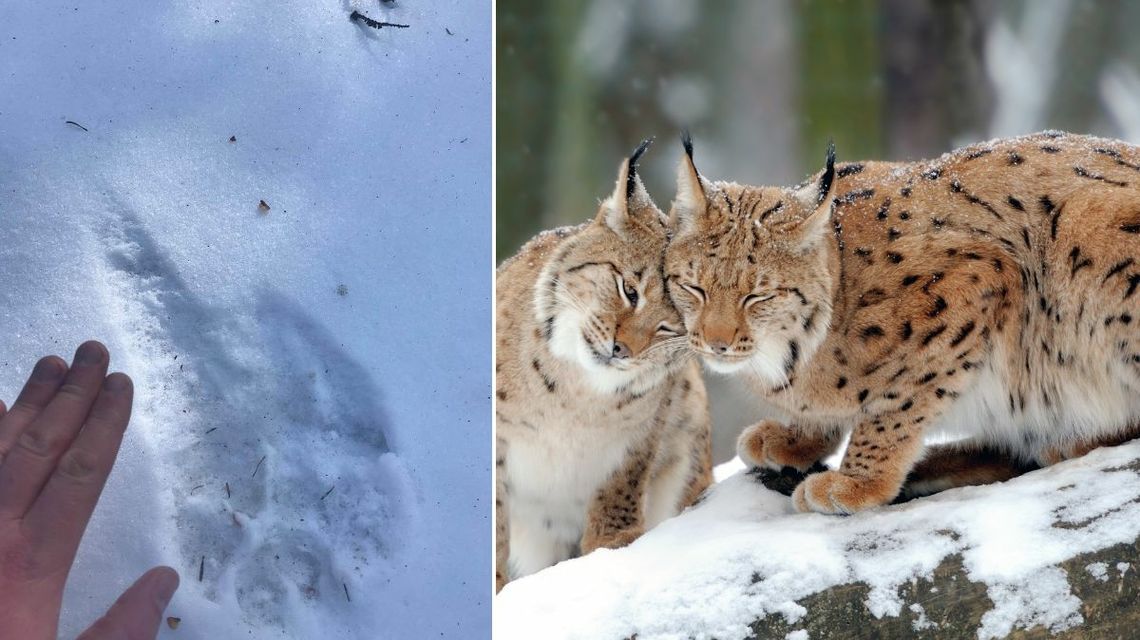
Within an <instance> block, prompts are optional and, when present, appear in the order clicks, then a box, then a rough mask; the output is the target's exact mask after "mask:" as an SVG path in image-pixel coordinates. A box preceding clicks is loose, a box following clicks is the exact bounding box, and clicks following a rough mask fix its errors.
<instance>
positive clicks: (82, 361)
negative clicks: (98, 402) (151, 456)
mask: <svg viewBox="0 0 1140 640" xmlns="http://www.w3.org/2000/svg"><path fill="white" fill-rule="evenodd" d="M108 360H109V356H108V354H107V348H106V347H104V346H103V345H101V344H99V343H98V342H94V341H92V342H85V343H83V344H82V345H80V346H79V349H78V350H77V351H76V352H75V359H74V360H73V361H72V364H71V369H70V370H69V371H68V372H67V375H66V377H64V380H63V384H62V385H60V387H59V389H58V390H57V391H56V393H55V396H54V397H53V398H52V399H51V401H49V402H48V404H47V406H46V407H44V410H43V411H41V412H40V414H39V415H38V416H36V418H35V419H34V420H32V423H31V424H29V425H28V426H27V428H25V429H24V431H23V433H21V434H20V435H19V437H17V438H16V446H15V447H14V448H13V449H12V450H11V451H10V452H9V453H8V455H7V456H6V457H5V458H4V464H3V466H0V516H8V517H21V516H23V515H24V513H26V512H27V510H28V509H29V508H30V507H31V505H32V502H33V501H35V499H36V496H38V495H39V493H40V490H41V489H43V486H44V483H45V482H47V479H48V476H50V475H51V472H52V470H54V469H55V465H56V463H57V462H58V461H59V457H60V456H61V455H62V454H63V452H64V451H66V450H67V448H68V447H69V446H70V445H71V441H72V439H73V438H75V434H76V433H78V432H79V429H80V427H81V426H83V421H84V420H86V418H87V412H88V411H90V409H91V403H93V402H94V401H95V398H96V396H98V395H99V389H100V388H101V387H102V386H103V378H104V376H106V375H107V362H108Z"/></svg>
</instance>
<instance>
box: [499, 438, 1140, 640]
mask: <svg viewBox="0 0 1140 640" xmlns="http://www.w3.org/2000/svg"><path fill="white" fill-rule="evenodd" d="M1138 460H1140V442H1136V443H1131V444H1128V445H1125V446H1121V447H1116V448H1108V449H1099V450H1097V451H1094V452H1093V453H1091V454H1089V455H1088V456H1085V457H1084V458H1080V459H1077V460H1072V461H1069V462H1065V463H1062V464H1059V465H1056V466H1054V467H1050V468H1046V469H1043V470H1040V471H1036V472H1032V473H1030V474H1027V475H1025V476H1022V477H1020V478H1016V479H1014V480H1011V481H1009V482H1006V483H1003V484H998V485H991V486H985V487H970V488H964V489H955V490H951V491H947V492H945V493H942V494H939V495H936V496H932V497H930V498H924V499H921V500H916V501H913V502H909V503H906V504H902V505H895V506H890V507H885V508H881V509H876V510H873V511H869V512H864V513H861V514H857V515H854V516H850V517H845V518H844V517H836V516H824V515H819V514H795V513H793V512H792V508H791V504H790V501H789V499H788V498H787V497H785V496H783V495H780V494H777V493H775V492H772V491H769V490H768V489H765V488H764V487H763V486H762V485H760V484H758V483H756V482H755V481H754V480H753V479H752V478H751V477H750V476H749V475H747V474H745V473H740V472H738V473H735V474H732V475H730V477H728V478H726V479H724V480H722V481H721V482H720V483H719V484H718V485H716V486H715V488H714V489H713V490H712V493H711V494H710V495H709V496H708V497H707V498H706V499H705V501H704V502H702V503H701V504H699V505H697V506H696V507H693V508H691V509H689V510H688V511H686V512H685V513H683V514H681V515H680V516H678V517H676V518H674V519H672V520H667V521H666V522H664V523H662V524H661V525H659V526H658V527H657V528H655V529H653V530H652V531H650V532H649V533H647V534H646V535H644V536H643V537H642V538H640V539H639V540H638V541H636V542H634V543H633V544H632V545H631V546H629V547H627V548H625V549H621V550H600V551H596V552H594V553H592V554H590V555H589V556H586V557H584V558H579V559H576V560H570V561H567V562H563V563H561V564H558V565H556V566H554V567H552V568H550V569H547V570H544V571H541V572H539V573H537V574H534V575H532V576H528V577H526V578H523V579H521V580H517V581H514V582H512V583H510V584H508V585H507V587H506V588H505V589H504V590H503V591H502V593H501V594H500V595H499V596H497V597H496V599H495V626H494V632H495V637H496V638H505V639H512V638H532V637H544V638H583V639H585V638H591V639H599V640H601V639H606V638H628V637H634V636H635V635H636V637H637V638H638V639H639V640H646V639H649V638H690V637H691V638H719V639H721V640H730V639H735V638H745V637H748V636H749V624H750V623H752V622H753V621H755V620H757V619H759V618H763V617H764V616H766V615H769V614H776V615H780V616H783V618H784V619H786V621H787V622H788V623H790V624H791V628H792V629H793V631H792V635H790V636H789V637H797V638H801V639H802V638H806V637H807V633H806V630H804V629H797V628H796V625H795V623H796V622H797V621H801V620H803V619H804V616H805V615H806V614H807V613H808V612H807V611H806V609H805V608H804V607H803V606H802V605H801V604H799V602H798V601H800V600H802V599H804V598H805V597H806V596H809V595H811V594H813V593H817V592H820V591H822V590H824V589H827V588H829V587H832V586H836V585H844V584H851V583H857V582H861V583H864V584H866V585H867V586H868V587H869V588H870V589H869V592H868V597H867V599H866V600H865V602H864V605H865V606H866V607H867V609H868V610H869V611H870V613H871V614H872V615H873V616H874V617H877V618H882V617H883V616H898V615H900V613H903V608H904V606H906V608H907V609H908V610H909V613H908V614H906V615H911V616H914V617H915V620H914V624H915V625H917V626H916V629H918V628H920V627H921V628H924V629H928V628H930V627H929V626H928V625H934V624H936V623H935V622H934V621H932V620H928V619H926V617H925V616H924V615H923V611H922V609H921V604H918V603H911V604H909V605H907V604H906V603H905V602H904V601H903V599H902V598H901V597H900V587H903V586H904V585H907V584H909V583H911V582H912V581H913V580H915V579H917V578H929V577H930V576H931V573H932V572H933V570H934V568H935V567H937V566H938V565H939V564H940V563H941V562H942V561H943V560H945V559H946V558H948V557H949V556H952V555H955V554H960V555H961V560H962V565H963V568H964V570H965V572H966V575H967V577H968V578H969V580H970V581H972V582H977V583H981V584H983V585H985V589H986V593H987V595H988V596H989V598H990V599H991V600H992V601H993V607H992V609H990V610H989V611H987V612H986V613H985V614H984V615H983V616H982V618H981V624H980V626H979V628H978V629H977V637H978V638H980V639H982V640H985V639H987V638H1001V637H1003V636H1005V635H1006V634H1008V633H1009V632H1010V631H1012V630H1014V629H1025V628H1030V627H1033V626H1037V625H1040V626H1042V627H1045V628H1048V629H1049V630H1051V631H1059V630H1062V629H1069V628H1073V627H1075V626H1077V625H1079V624H1080V623H1081V622H1082V621H1083V619H1082V615H1081V613H1080V605H1081V602H1080V601H1079V600H1078V599H1077V598H1076V597H1075V596H1074V595H1073V593H1072V591H1071V589H1070V582H1069V576H1068V575H1067V574H1066V572H1065V571H1064V570H1063V569H1060V568H1058V567H1056V566H1055V565H1056V564H1057V563H1059V562H1061V561H1064V560H1067V559H1069V558H1073V557H1074V556H1077V555H1080V554H1082V553H1085V552H1090V551H1097V550H1101V549H1105V548H1108V547H1110V546H1112V545H1115V544H1119V543H1131V542H1132V541H1134V540H1135V539H1136V538H1137V537H1138V536H1140V473H1138V472H1137V470H1136V468H1137V467H1140V464H1138V463H1137V461H1138ZM723 471H728V472H731V471H732V469H731V468H726V469H724V470H723ZM718 475H719V474H718ZM1131 568H1132V567H1131V566H1130V565H1129V564H1125V563H1120V564H1116V565H1109V564H1107V563H1093V564H1089V565H1088V566H1087V567H1085V570H1086V571H1087V572H1088V573H1089V574H1090V575H1091V576H1092V577H1093V578H1094V579H1097V580H1100V579H1103V580H1106V581H1107V580H1110V579H1111V580H1120V579H1123V577H1124V574H1125V573H1126V572H1128V571H1129V569H1131ZM916 606H917V607H919V608H918V609H917V610H916V609H915V608H914V607H916ZM864 631H866V629H864Z"/></svg>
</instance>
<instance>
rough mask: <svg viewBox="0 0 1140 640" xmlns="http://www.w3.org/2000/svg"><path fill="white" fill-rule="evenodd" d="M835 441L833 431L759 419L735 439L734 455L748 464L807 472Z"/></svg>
mask: <svg viewBox="0 0 1140 640" xmlns="http://www.w3.org/2000/svg"><path fill="white" fill-rule="evenodd" d="M838 444H839V437H838V434H836V433H830V434H818V433H812V432H805V431H803V430H800V429H796V428H794V427H786V426H784V425H782V424H780V423H779V422H776V421H775V420H762V421H760V422H757V423H756V424H754V425H752V426H750V427H747V428H745V429H744V431H742V432H741V433H740V437H739V438H737V440H736V454H737V455H739V456H740V459H741V460H743V461H744V464H746V465H748V466H750V467H766V468H769V469H772V470H775V471H779V470H780V469H783V468H784V467H792V468H793V469H797V470H799V471H807V470H808V469H809V468H811V466H812V465H813V464H815V463H817V462H819V461H820V460H822V459H823V458H826V457H827V456H829V455H831V453H832V452H834V451H835V447H836V446H838Z"/></svg>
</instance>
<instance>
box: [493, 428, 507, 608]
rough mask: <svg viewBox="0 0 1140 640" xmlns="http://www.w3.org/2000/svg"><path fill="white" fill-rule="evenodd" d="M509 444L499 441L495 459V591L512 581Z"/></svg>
mask: <svg viewBox="0 0 1140 640" xmlns="http://www.w3.org/2000/svg"><path fill="white" fill-rule="evenodd" d="M506 449H507V445H506V443H505V442H503V441H502V440H499V442H498V457H497V459H496V460H495V593H498V592H499V591H501V590H502V589H503V587H505V586H506V584H507V582H509V581H510V579H511V578H510V575H511V574H510V571H509V568H508V567H509V561H510V557H511V538H510V535H511V534H510V532H511V527H510V523H509V520H508V518H509V517H510V514H509V513H508V511H507V487H506V484H507V477H506V476H507V465H506V455H507V453H506Z"/></svg>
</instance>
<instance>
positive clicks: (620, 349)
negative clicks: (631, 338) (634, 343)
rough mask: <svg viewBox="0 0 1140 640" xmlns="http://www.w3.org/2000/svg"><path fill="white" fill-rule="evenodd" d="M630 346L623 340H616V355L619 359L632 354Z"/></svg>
mask: <svg viewBox="0 0 1140 640" xmlns="http://www.w3.org/2000/svg"><path fill="white" fill-rule="evenodd" d="M630 355H631V354H630V350H629V346H628V345H626V343H624V342H621V341H615V342H614V357H615V358H617V359H618V360H625V359H627V358H629V356H630Z"/></svg>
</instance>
